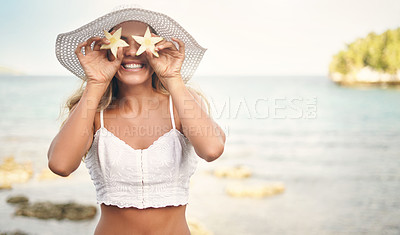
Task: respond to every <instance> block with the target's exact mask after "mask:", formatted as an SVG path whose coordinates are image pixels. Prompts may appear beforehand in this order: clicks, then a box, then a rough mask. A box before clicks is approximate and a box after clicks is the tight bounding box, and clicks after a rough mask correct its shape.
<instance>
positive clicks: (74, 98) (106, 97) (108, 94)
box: [59, 25, 211, 161]
mask: <svg viewBox="0 0 400 235" xmlns="http://www.w3.org/2000/svg"><path fill="white" fill-rule="evenodd" d="M114 28H115V26H114V27H112V28H111V29H110V30H109V31H108V32H111V31H112V30H113V29H114ZM149 28H150V31H151V32H152V33H154V34H157V33H156V31H155V30H154V29H153V28H152V27H151V26H150V25H149ZM151 84H152V87H153V88H154V89H155V90H156V91H157V92H159V93H161V94H164V95H169V94H170V93H169V92H168V90H167V89H166V88H165V87H164V85H163V84H162V82H161V81H160V79H159V78H158V76H157V74H156V73H153V75H152V83H151ZM185 86H186V87H188V88H190V89H192V90H194V91H195V92H196V93H197V94H198V95H199V96H200V97H201V98H202V99H203V100H204V101H205V103H206V105H207V112H208V115H210V110H211V108H210V103H209V102H208V99H207V97H206V96H205V95H204V94H203V93H202V92H201V91H200V90H199V89H196V88H194V87H192V86H190V85H189V84H185ZM85 87H86V81H85V80H82V83H81V84H80V86H79V88H78V89H77V90H76V91H75V92H73V94H72V95H71V96H69V97H68V98H67V100H66V102H65V104H64V106H63V107H62V108H61V112H60V116H59V118H62V117H63V116H65V113H66V112H65V110H68V112H67V113H68V115H69V114H70V113H71V112H72V110H73V109H74V108H75V107H76V105H77V104H78V103H79V101H80V100H81V98H82V95H83V92H84V90H85ZM117 96H118V80H117V78H116V77H115V76H114V77H113V78H112V80H111V82H110V84H109V85H108V87H107V89H106V91H105V92H104V94H103V96H102V97H101V99H100V102H99V105H98V106H97V109H96V110H97V111H100V110H103V109H106V108H107V107H108V106H109V105H110V104H111V102H112V101H113V100H114V99H116V97H117ZM67 118H68V117H66V118H64V120H63V121H62V123H61V126H60V129H61V128H62V127H63V126H64V124H65V122H66V120H67ZM87 153H88V152H86V154H85V155H84V156H83V157H82V161H84V159H85V157H86V155H87Z"/></svg>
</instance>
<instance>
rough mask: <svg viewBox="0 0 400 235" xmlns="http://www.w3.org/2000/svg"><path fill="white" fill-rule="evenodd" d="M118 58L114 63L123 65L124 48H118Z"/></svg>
mask: <svg viewBox="0 0 400 235" xmlns="http://www.w3.org/2000/svg"><path fill="white" fill-rule="evenodd" d="M117 57H118V58H116V59H115V60H114V63H116V64H121V63H122V59H123V58H124V48H122V47H118V50H117Z"/></svg>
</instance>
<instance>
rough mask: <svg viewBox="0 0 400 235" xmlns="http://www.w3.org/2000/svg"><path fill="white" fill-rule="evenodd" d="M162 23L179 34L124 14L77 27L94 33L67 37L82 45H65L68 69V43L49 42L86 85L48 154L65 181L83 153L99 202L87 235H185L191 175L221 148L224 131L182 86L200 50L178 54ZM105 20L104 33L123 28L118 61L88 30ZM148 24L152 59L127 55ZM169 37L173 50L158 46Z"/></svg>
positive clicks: (134, 12)
mask: <svg viewBox="0 0 400 235" xmlns="http://www.w3.org/2000/svg"><path fill="white" fill-rule="evenodd" d="M139 16H140V17H139ZM157 18H158V19H159V20H154V19H157ZM160 19H161V20H160ZM166 20H169V22H172V23H169V24H172V25H173V27H175V29H179V30H183V28H181V26H179V25H178V24H177V23H176V22H175V21H173V20H172V19H170V18H169V17H167V16H165V15H163V14H161V13H157V12H152V11H149V10H144V9H140V8H127V9H124V10H119V11H114V12H113V13H110V14H107V15H106V16H103V17H100V18H98V19H97V20H96V21H94V22H91V23H90V24H88V25H86V26H85V27H94V28H96V30H97V31H96V30H93V31H90V30H85V29H86V28H84V27H82V28H81V29H78V30H75V31H72V32H73V34H71V35H72V36H71V35H69V36H71V37H73V38H74V39H75V40H78V39H80V38H82V37H86V38H88V39H87V40H85V41H83V42H81V43H79V44H78V45H77V46H76V47H75V48H73V49H74V53H75V55H76V58H77V59H78V60H79V64H80V66H79V67H78V66H75V65H74V64H73V63H72V62H71V60H73V59H74V57H73V56H72V55H71V52H70V51H71V45H69V44H68V43H69V42H71V40H70V41H68V40H65V38H66V37H63V36H65V35H59V37H58V39H57V44H56V47H57V49H56V53H57V57H58V59H59V60H60V62H61V63H62V64H63V65H64V66H65V67H66V68H68V69H69V70H70V71H72V72H73V73H74V74H77V75H82V73H81V72H82V71H83V72H84V74H85V75H84V77H82V76H81V77H82V78H83V79H84V80H85V81H84V82H85V86H84V87H82V89H81V90H80V91H79V92H78V93H77V94H75V95H73V96H72V97H71V99H70V100H69V101H68V104H67V105H68V107H69V111H70V112H69V116H68V118H67V119H66V120H65V121H64V123H63V125H62V127H61V129H60V131H59V133H58V134H57V135H56V137H55V138H54V140H53V141H52V143H51V145H50V148H49V151H48V159H49V168H50V169H51V170H52V171H53V172H54V173H56V174H58V175H61V176H68V175H70V174H71V173H72V172H74V171H75V170H76V169H77V168H78V166H79V165H80V162H81V160H82V156H85V155H86V156H85V158H84V162H85V164H86V167H87V168H88V169H89V173H90V175H91V178H92V180H93V183H94V185H95V188H96V193H97V203H98V204H100V205H101V218H100V221H99V223H98V225H97V227H96V230H95V234H96V235H109V234H118V235H124V234H127V235H128V234H174V235H179V234H182V235H188V234H190V231H189V228H188V225H187V222H186V219H185V210H186V205H187V203H188V197H189V180H190V177H191V176H192V174H193V173H194V172H195V169H196V166H197V161H198V159H199V157H200V158H202V159H204V160H205V161H207V162H211V161H213V160H215V159H217V158H218V157H219V156H221V154H222V153H223V150H224V145H225V134H224V132H223V131H222V129H221V128H220V127H219V126H218V124H217V123H215V122H214V121H213V120H212V118H210V116H209V112H207V110H206V108H205V104H204V102H203V101H202V98H201V95H199V94H198V93H197V92H196V91H195V90H194V89H192V88H189V87H188V86H186V82H187V80H188V79H189V78H190V76H191V75H190V74H191V73H192V72H193V68H194V69H195V67H196V66H197V64H198V63H199V61H200V59H201V56H202V53H198V52H197V55H196V54H190V50H193V48H192V49H187V48H185V43H184V41H183V40H182V39H178V36H180V37H181V34H177V33H176V32H177V31H175V30H172V28H170V30H167V31H166V30H165V28H168V27H165V25H163V24H167V23H168V22H166ZM104 22H108V23H110V22H116V24H114V25H113V27H111V29H109V32H110V33H111V34H114V33H115V32H116V31H117V30H118V29H122V35H121V39H122V40H124V41H125V42H126V43H127V44H128V45H129V46H125V47H119V48H118V51H117V57H115V56H114V55H113V54H112V53H110V50H104V49H100V47H101V45H103V44H105V45H109V44H110V41H108V40H107V39H106V38H104V37H99V36H94V34H95V33H88V32H95V31H96V32H100V31H101V30H100V29H101V27H107V26H104V25H103V24H105V23H104ZM147 27H149V28H151V31H152V36H162V37H164V40H162V41H160V42H158V43H157V44H156V45H155V46H156V48H155V49H156V51H157V52H158V54H159V57H155V56H154V54H153V53H152V52H150V50H149V49H147V50H146V51H145V52H144V53H142V54H140V55H139V56H136V52H137V51H138V48H139V47H140V46H141V45H139V44H138V43H137V42H136V41H135V40H134V39H133V37H132V36H143V35H144V34H145V31H146V29H147ZM157 29H160V31H162V32H164V35H163V34H161V33H160V34H157V32H156V31H157ZM162 29H164V30H162ZM77 32H78V34H79V35H77V34H76V33H77ZM185 32H186V31H185ZM90 34H92V35H90ZM169 34H172V35H174V34H177V36H176V37H175V36H174V37H171V39H172V40H173V41H174V42H176V43H177V45H178V47H179V49H178V48H177V47H176V46H175V44H174V43H172V42H171V41H168V40H166V38H167V37H169ZM184 35H186V36H185V37H182V38H183V39H184V40H187V42H190V41H188V38H191V36H190V35H189V34H187V32H186V33H185V34H184ZM92 43H94V45H92ZM197 47H200V46H199V45H198V44H197ZM68 49H69V52H68ZM82 49H84V52H85V53H84V54H83V53H82ZM194 49H196V48H194ZM68 53H69V54H68ZM203 53H204V51H203ZM61 54H63V55H61ZM188 54H189V56H190V58H189V59H188V58H187V57H186V56H187V55H188ZM196 56H197V58H196ZM193 58H194V60H193ZM185 60H187V63H184V61H185ZM193 61H194V62H193ZM190 70H192V71H190ZM188 71H189V72H188ZM190 72H191V73H190ZM182 74H185V75H184V76H183V75H182ZM188 74H189V75H188ZM193 150H194V151H193Z"/></svg>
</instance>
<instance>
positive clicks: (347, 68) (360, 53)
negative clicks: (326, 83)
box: [329, 28, 400, 74]
mask: <svg viewBox="0 0 400 235" xmlns="http://www.w3.org/2000/svg"><path fill="white" fill-rule="evenodd" d="M366 66H369V67H371V68H372V69H374V70H376V71H379V72H384V73H389V74H395V73H396V72H397V70H399V69H400V28H398V29H394V30H387V31H386V32H384V33H382V34H380V35H377V34H375V33H373V32H371V33H369V34H368V35H367V37H366V38H359V39H357V40H356V41H355V42H352V43H350V44H348V45H347V50H342V51H340V52H339V53H337V54H336V55H334V56H333V60H332V62H331V64H330V65H329V70H330V72H331V73H332V72H339V73H341V74H348V73H350V72H352V71H356V70H359V69H361V68H363V67H366Z"/></svg>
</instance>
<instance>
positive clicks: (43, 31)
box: [0, 0, 400, 76]
mask: <svg viewBox="0 0 400 235" xmlns="http://www.w3.org/2000/svg"><path fill="white" fill-rule="evenodd" d="M0 3H1V8H0V17H1V20H0V28H1V29H2V30H3V33H2V36H0V45H1V51H2V56H1V57H0V67H7V68H11V69H14V70H17V71H21V72H23V73H25V74H27V75H72V74H71V73H70V72H69V71H68V70H67V69H65V68H64V67H63V66H62V65H61V64H60V63H59V62H58V60H57V58H56V56H55V50H54V47H55V40H56V37H57V35H58V34H60V33H65V32H69V31H72V30H75V29H77V28H79V27H81V26H83V25H84V24H87V23H89V22H90V21H93V20H94V19H96V18H98V17H101V16H102V15H104V14H106V13H108V12H110V11H111V9H113V8H114V7H116V6H118V5H119V4H127V3H131V4H132V3H134V4H139V5H141V6H142V7H144V8H146V9H149V10H153V11H158V12H161V13H164V14H166V15H168V16H170V17H172V18H173V19H175V20H176V21H177V22H178V23H179V24H180V25H181V26H183V27H184V28H185V29H186V30H187V31H188V32H189V33H190V34H191V35H192V36H193V37H194V38H195V39H196V41H197V42H198V43H199V44H200V45H201V46H202V47H204V48H207V51H206V53H205V54H204V57H203V60H202V61H201V63H200V65H199V67H198V69H197V71H196V73H195V75H199V76H214V75H215V76H218V75H224V76H225V75H226V76H236V75H239V76H247V75H256V76H258V75H261V76H262V75H300V76H303V75H327V73H328V66H329V63H330V61H331V58H332V56H333V55H334V54H336V53H337V52H338V51H339V50H342V49H345V48H346V43H351V42H352V41H354V40H355V39H357V38H359V37H365V36H366V35H367V34H368V33H369V32H375V33H382V32H384V31H385V30H387V29H395V28H398V27H400V1H399V0H301V1H300V0H279V1H277V0H247V1H238V0H202V1H198V0H196V1H192V0H168V1H165V0H146V1H126V0H113V1H110V0H109V1H105V0H85V1H82V0H68V1H54V0H16V1H8V0H7V1H6V0H0Z"/></svg>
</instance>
